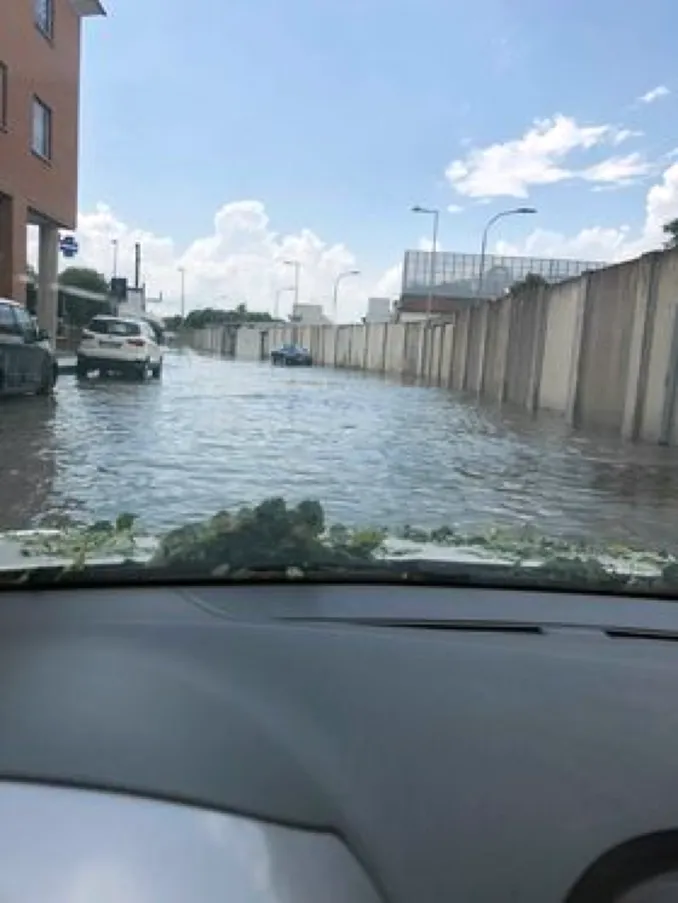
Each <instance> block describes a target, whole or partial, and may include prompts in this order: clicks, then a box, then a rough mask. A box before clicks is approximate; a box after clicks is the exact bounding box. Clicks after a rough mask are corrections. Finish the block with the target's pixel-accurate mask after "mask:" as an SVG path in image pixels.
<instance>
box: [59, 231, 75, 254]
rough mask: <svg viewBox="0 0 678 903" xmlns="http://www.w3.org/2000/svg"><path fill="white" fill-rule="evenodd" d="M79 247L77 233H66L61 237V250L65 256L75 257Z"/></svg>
mask: <svg viewBox="0 0 678 903" xmlns="http://www.w3.org/2000/svg"><path fill="white" fill-rule="evenodd" d="M79 249H80V248H79V245H78V240H77V238H76V237H75V235H64V236H63V237H62V238H60V239H59V250H60V251H61V253H62V254H63V255H64V257H69V258H70V257H75V255H76V254H77V253H78V251H79Z"/></svg>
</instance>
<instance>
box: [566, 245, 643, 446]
mask: <svg viewBox="0 0 678 903" xmlns="http://www.w3.org/2000/svg"><path fill="white" fill-rule="evenodd" d="M637 279H638V265H637V263H636V261H631V262H629V263H625V264H619V265H618V266H615V267H608V268H607V269H605V270H601V271H600V272H594V273H590V274H589V275H588V292H587V298H586V302H585V308H584V324H583V329H582V335H581V348H580V352H579V373H578V378H577V394H576V400H575V408H574V424H575V425H576V426H598V427H605V428H607V429H610V430H614V431H620V432H621V427H622V422H623V416H624V403H625V399H626V383H627V366H628V362H629V349H630V342H631V333H632V329H633V320H634V315H635V306H636V281H637Z"/></svg>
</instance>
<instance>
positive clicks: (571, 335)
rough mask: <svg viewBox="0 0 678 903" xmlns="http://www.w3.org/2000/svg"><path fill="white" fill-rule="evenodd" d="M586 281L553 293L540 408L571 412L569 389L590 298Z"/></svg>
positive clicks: (558, 287) (565, 284) (565, 285)
mask: <svg viewBox="0 0 678 903" xmlns="http://www.w3.org/2000/svg"><path fill="white" fill-rule="evenodd" d="M586 286H587V282H586V280H585V279H572V280H570V281H568V282H563V283H562V284H561V285H556V286H554V288H553V289H552V290H551V292H550V294H549V297H548V302H547V313H546V337H545V345H544V361H543V366H542V372H541V383H540V386H539V407H542V408H547V409H549V410H552V411H560V412H561V413H563V414H564V413H565V412H566V411H567V402H568V389H569V384H570V378H571V374H572V368H573V366H574V365H575V362H576V355H575V338H576V330H577V320H578V317H579V316H581V315H582V312H583V305H584V301H585V298H586Z"/></svg>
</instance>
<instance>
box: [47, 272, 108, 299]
mask: <svg viewBox="0 0 678 903" xmlns="http://www.w3.org/2000/svg"><path fill="white" fill-rule="evenodd" d="M59 284H60V285H62V286H73V288H79V289H82V290H83V291H86V292H93V293H95V294H98V295H108V291H109V288H108V282H107V281H106V277H105V276H103V275H102V274H101V273H98V272H97V271H96V270H93V269H91V268H90V267H68V269H65V270H64V271H63V273H62V274H61V275H60V276H59Z"/></svg>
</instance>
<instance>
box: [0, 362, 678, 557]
mask: <svg viewBox="0 0 678 903" xmlns="http://www.w3.org/2000/svg"><path fill="white" fill-rule="evenodd" d="M0 461H1V462H2V469H1V471H0V499H2V504H1V505H0V527H2V528H18V527H27V526H31V525H35V524H38V523H42V522H44V521H45V520H46V519H54V518H58V517H59V516H67V517H72V518H75V519H77V520H84V521H88V522H91V521H94V520H99V519H109V518H114V517H115V516H116V515H117V514H118V513H119V512H122V511H130V512H133V513H135V514H137V515H139V516H140V518H141V522H142V523H143V525H144V526H146V527H149V528H152V529H157V528H166V527H171V526H174V525H177V524H180V523H183V522H185V521H187V520H189V519H193V518H199V517H202V516H205V515H208V514H212V513H214V512H216V511H217V510H219V509H221V508H225V507H231V506H236V505H239V504H241V503H251V502H256V501H260V500H261V499H263V498H265V497H267V496H271V495H281V496H284V497H285V498H286V499H287V500H289V501H298V500H300V499H302V498H317V499H319V500H320V501H321V502H322V503H323V505H324V506H325V508H326V510H327V512H328V514H329V517H330V518H331V519H332V520H340V521H344V522H346V523H352V524H356V523H362V524H378V525H385V526H397V525H400V526H402V525H404V524H416V525H419V526H424V527H435V526H439V525H442V524H449V525H451V524H461V525H467V526H485V525H489V524H495V523H498V522H499V523H502V524H507V525H516V524H519V523H526V522H530V523H534V524H537V525H539V526H540V527H541V528H542V529H543V530H544V531H546V532H549V533H559V534H568V535H576V536H583V537H587V538H590V539H608V540H623V541H628V540H631V541H633V542H637V543H638V542H639V543H643V544H646V545H655V546H656V545H665V544H669V543H672V542H673V538H674V535H675V524H676V523H677V522H678V458H677V456H676V453H675V451H671V450H670V449H664V448H657V447H651V446H631V445H625V444H622V443H620V442H617V441H613V440H609V441H608V440H605V439H601V438H600V437H585V436H581V435H579V436H577V435H572V434H569V433H568V431H567V429H566V428H565V426H564V424H563V423H562V422H561V421H559V420H549V419H539V420H537V421H534V420H532V419H530V418H529V417H528V416H526V415H525V414H523V413H521V412H516V413H514V414H512V413H511V412H507V411H506V409H505V410H504V411H503V413H502V416H499V413H498V412H495V411H493V410H490V409H482V408H478V407H476V406H475V405H473V404H469V403H465V402H463V401H460V400H459V398H458V397H456V396H455V395H453V394H451V393H450V392H448V391H447V390H442V389H440V390H439V389H432V388H426V387H418V386H406V385H401V384H399V383H396V382H388V381H383V380H381V379H379V378H377V377H374V376H367V375H365V374H362V373H353V372H347V371H341V370H332V369H299V370H296V369H284V368H272V367H270V366H268V365H267V364H254V363H252V364H250V363H240V362H234V361H228V360H220V359H217V358H210V357H202V356H199V355H197V354H194V353H192V352H188V351H186V352H173V353H170V354H169V355H168V356H167V359H166V366H165V373H164V377H163V380H162V382H161V383H156V382H154V381H149V382H147V383H146V384H143V385H142V384H137V383H133V382H123V381H114V380H105V381H100V380H96V379H95V380H90V381H88V382H87V383H84V384H78V383H77V381H76V380H75V378H74V377H72V376H64V377H62V379H61V381H60V384H59V387H58V392H57V397H56V399H55V400H45V399H20V400H12V399H10V400H8V401H3V403H2V407H1V408H0Z"/></svg>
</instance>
